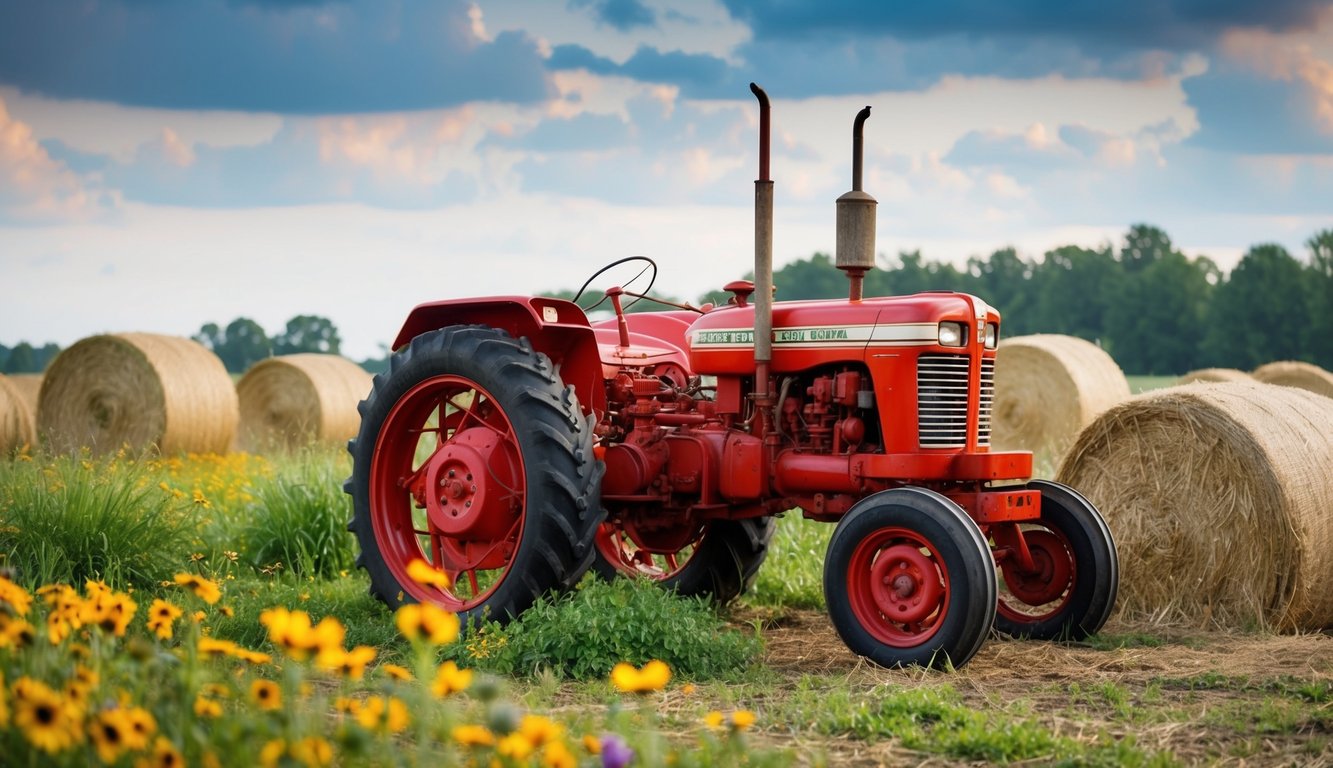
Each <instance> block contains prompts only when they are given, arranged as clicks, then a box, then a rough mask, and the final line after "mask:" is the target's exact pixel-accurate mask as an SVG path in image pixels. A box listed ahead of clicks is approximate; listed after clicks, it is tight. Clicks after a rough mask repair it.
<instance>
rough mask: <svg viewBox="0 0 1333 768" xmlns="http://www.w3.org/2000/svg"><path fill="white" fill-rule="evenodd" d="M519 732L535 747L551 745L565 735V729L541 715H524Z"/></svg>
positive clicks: (519, 725)
mask: <svg viewBox="0 0 1333 768" xmlns="http://www.w3.org/2000/svg"><path fill="white" fill-rule="evenodd" d="M518 732H519V733H521V734H523V738H525V739H527V740H528V742H529V743H531V744H532V746H533V747H540V746H542V745H544V744H550V743H552V742H554V741H556V740H558V739H559V738H560V737H561V736H562V735H564V732H565V729H564V728H562V727H560V725H558V724H557V723H556V722H555V721H553V720H551V719H550V718H547V717H542V716H541V715H524V716H523V719H522V720H520V721H519V724H518Z"/></svg>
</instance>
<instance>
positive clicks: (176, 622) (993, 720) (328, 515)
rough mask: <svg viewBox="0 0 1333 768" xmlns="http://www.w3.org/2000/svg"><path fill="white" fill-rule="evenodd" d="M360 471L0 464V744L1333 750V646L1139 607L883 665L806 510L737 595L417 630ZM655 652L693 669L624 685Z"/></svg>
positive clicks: (505, 751)
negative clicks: (374, 561) (402, 604)
mask: <svg viewBox="0 0 1333 768" xmlns="http://www.w3.org/2000/svg"><path fill="white" fill-rule="evenodd" d="M348 470H349V467H348V462H347V459H346V457H345V455H344V454H342V453H341V452H336V451H311V452H307V453H301V454H297V455H293V456H283V457H270V458H262V457H257V456H248V455H244V454H235V455H229V456H225V457H218V456H190V457H179V458H167V459H156V458H138V457H130V456H125V455H120V456H114V457H108V458H102V459H94V458H91V457H73V458H60V459H53V458H49V457H44V456H20V457H19V459H18V460H15V461H11V462H3V463H0V558H3V560H2V561H0V566H2V567H3V568H4V571H3V572H4V573H5V576H6V580H5V581H0V755H4V756H5V760H3V761H0V762H6V764H9V762H10V758H11V757H12V756H19V757H17V758H14V759H13V760H12V764H14V765H80V766H81V765H96V764H107V765H124V766H130V765H139V764H143V765H163V766H167V765H179V764H181V763H182V761H183V762H184V764H188V765H221V766H230V765H235V766H242V765H244V766H250V765H260V764H269V765H329V764H337V765H396V764H405V765H409V764H410V765H426V764H430V765H443V766H448V765H469V764H477V765H488V764H497V765H501V766H512V765H550V766H560V765H713V766H723V765H735V764H738V763H740V762H742V761H744V762H746V763H748V764H751V765H785V764H796V765H880V764H918V763H931V764H951V763H956V764H974V763H1000V764H1004V763H1038V764H1067V765H1108V766H1109V765H1172V764H1192V763H1199V762H1204V763H1215V762H1221V763H1235V764H1241V763H1244V764H1246V765H1256V764H1274V765H1277V764H1284V765H1285V764H1320V763H1328V762H1329V761H1331V760H1333V638H1330V637H1329V636H1327V635H1324V634H1312V635H1297V636H1275V635H1263V634H1250V635H1239V634H1218V633H1215V632H1209V631H1207V630H1204V629H1198V628H1190V627H1168V626H1157V625H1125V624H1120V623H1117V622H1116V620H1114V619H1113V620H1112V624H1111V625H1110V626H1109V627H1108V628H1107V630H1106V631H1104V632H1103V633H1102V634H1101V635H1099V636H1097V637H1094V638H1092V639H1091V640H1089V641H1087V642H1084V643H1079V644H1069V645H1061V644H1052V643H1038V642H1026V641H1015V640H1007V639H1000V638H993V639H991V640H990V641H989V642H988V643H987V644H986V645H985V646H984V647H983V648H982V650H981V651H980V652H979V653H978V655H977V656H976V657H975V658H974V659H973V660H972V661H971V662H970V663H969V664H968V665H967V666H966V667H965V668H963V669H962V670H958V671H953V672H933V671H923V670H919V669H911V670H884V669H880V668H876V667H873V666H870V665H868V664H866V663H865V662H864V661H862V660H860V659H858V658H857V657H855V656H853V655H852V654H851V653H850V652H848V651H847V650H846V648H845V647H844V646H843V644H842V643H841V641H840V640H839V638H838V637H837V635H836V633H835V632H834V631H833V629H832V627H831V625H830V623H829V621H828V619H827V618H826V617H825V616H824V614H823V600H824V598H823V592H822V565H823V552H824V547H825V546H826V544H827V541H828V537H829V535H830V534H831V532H832V526H831V525H827V524H820V523H813V522H810V521H806V520H803V519H801V518H800V517H799V516H796V515H790V514H789V515H788V516H786V517H784V518H782V519H781V521H780V522H779V528H778V531H777V534H776V536H775V539H774V542H773V545H772V547H771V549H770V554H769V558H768V560H767V561H766V563H765V565H764V567H763V569H762V570H761V572H760V575H759V578H758V581H757V583H756V585H755V588H754V589H753V590H752V591H751V593H750V594H748V595H747V596H745V597H744V598H742V599H741V600H740V601H737V603H735V604H733V605H732V606H730V607H728V608H726V609H723V610H722V611H721V612H718V611H716V610H714V609H713V608H711V607H710V606H708V605H705V604H702V603H698V602H696V601H687V600H682V599H678V598H674V597H670V596H668V595H665V594H662V593H660V592H658V591H657V590H656V589H655V588H654V587H652V586H651V585H647V584H639V583H633V582H618V583H615V584H611V585H607V584H600V583H597V582H594V581H591V580H585V582H584V583H583V584H581V585H580V589H578V590H576V591H575V592H574V593H573V594H572V595H571V596H568V597H567V598H565V599H552V600H550V601H547V602H544V603H542V604H540V605H539V606H538V607H537V608H536V609H535V610H533V611H531V612H530V613H529V614H527V615H525V616H524V617H523V618H522V619H521V620H520V621H518V622H515V623H513V624H510V625H509V626H507V627H499V626H497V625H486V626H483V627H473V628H471V629H469V628H462V631H461V634H460V635H459V636H458V637H457V638H456V639H455V638H454V637H453V632H452V628H451V627H449V626H448V622H447V621H444V620H439V621H438V622H437V623H432V621H435V620H434V619H429V620H426V621H424V622H423V620H422V619H421V617H418V619H417V623H415V624H413V623H411V622H408V623H406V624H404V623H403V622H402V621H400V620H399V619H402V618H403V617H401V616H400V617H395V616H394V615H393V614H391V613H390V612H389V610H388V609H387V608H386V607H384V606H383V605H382V604H380V603H378V602H377V601H375V600H373V599H372V598H370V597H369V596H368V594H367V588H368V583H367V580H366V578H365V576H364V574H363V572H361V571H359V570H358V569H356V568H355V566H354V564H353V561H354V558H355V554H356V550H355V545H354V541H353V539H352V537H351V536H350V534H347V533H346V531H345V530H344V529H343V524H344V523H345V521H346V519H347V518H348V517H349V516H350V504H349V502H348V500H347V497H346V496H345V495H344V494H343V493H342V492H341V481H342V479H343V478H344V477H345V476H346V474H347V473H348ZM89 580H93V582H94V584H96V583H97V581H98V580H102V581H104V582H105V584H106V588H105V589H103V588H102V587H98V586H91V587H90V586H87V582H88V581H89ZM180 582H183V583H180ZM51 584H64V585H67V586H68V587H69V589H68V590H54V591H52V590H47V591H46V592H45V593H43V594H38V590H39V588H41V587H43V586H44V585H51ZM6 585H8V586H6ZM211 586H216V587H218V588H219V590H220V593H221V597H220V599H219V600H217V602H214V603H210V602H208V601H207V600H206V598H208V597H211V594H210V588H211ZM25 598H26V601H25ZM159 601H160V602H159ZM131 602H132V603H134V604H135V607H134V608H132V609H131V608H130V607H129V603H131ZM168 605H169V606H171V608H172V609H175V610H178V611H179V615H173V613H172V610H170V609H168V608H166V607H164V606H168ZM274 609H283V610H282V611H276V612H275V611H274ZM53 616H54V617H56V618H52V617H53ZM307 620H308V621H309V623H308V624H307V623H305V622H306V621H307ZM322 620H326V621H322ZM76 625H77V626H76ZM164 626H167V627H169V628H170V630H171V631H170V632H169V633H167V634H166V635H165V636H164V633H163V627H164ZM434 626H442V627H443V629H442V630H441V632H442V633H441V634H440V635H438V636H437V638H436V639H438V640H440V641H447V642H440V643H439V644H435V643H433V642H430V641H429V640H428V639H427V638H426V636H425V634H423V633H422V632H421V628H422V627H434ZM405 630H406V633H405ZM414 633H415V635H416V637H415V639H411V638H409V637H408V635H413V634H414ZM62 634H63V636H62ZM426 634H428V633H426ZM652 659H661V660H663V661H666V662H667V664H668V667H669V668H670V669H671V671H672V674H671V676H670V679H669V681H668V680H664V679H662V677H661V676H660V675H659V674H657V673H655V672H653V671H651V670H649V669H646V668H645V669H644V671H643V672H638V673H636V672H634V671H633V670H622V672H621V673H619V675H618V677H617V678H616V679H617V680H618V681H619V683H620V684H621V685H620V687H619V688H618V687H617V686H616V684H615V683H613V681H612V679H611V671H612V668H613V666H614V665H615V664H616V663H617V662H622V661H623V662H629V663H630V664H632V665H634V667H635V668H641V667H642V666H643V665H644V664H645V663H646V662H648V661H650V660H652ZM451 665H452V666H451ZM469 673H470V674H471V675H472V677H471V679H470V680H469V679H468V674H469ZM408 677H410V678H411V679H410V680H408V679H402V678H408ZM24 681H26V682H24ZM459 688H461V689H462V690H461V691H460V690H457V689H459ZM626 688H630V689H633V688H639V689H642V691H641V692H639V693H634V692H632V691H627V690H625V689H626ZM145 714H146V715H147V717H145ZM48 715H49V716H51V717H54V718H55V720H53V721H47V720H43V719H42V718H43V717H46V716H48ZM150 721H151V726H149V725H148V723H149V722H150ZM136 723H137V725H136ZM113 736H116V737H119V738H120V741H116V740H115V739H113V738H112V737H113ZM173 759H178V761H177V762H172V760H173ZM492 760H494V761H495V762H494V763H492Z"/></svg>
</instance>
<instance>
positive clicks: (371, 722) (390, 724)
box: [356, 696, 410, 733]
mask: <svg viewBox="0 0 1333 768" xmlns="http://www.w3.org/2000/svg"><path fill="white" fill-rule="evenodd" d="M356 721H357V722H358V723H360V724H361V725H362V726H363V727H365V728H368V729H370V730H372V731H380V732H387V733H402V732H403V731H405V730H407V725H408V722H409V721H410V718H409V717H408V715H407V705H406V704H404V703H403V701H402V700H401V699H397V698H394V697H393V696H388V697H385V696H371V697H370V698H368V699H366V700H365V701H364V702H362V704H361V708H360V710H359V711H358V712H357V713H356Z"/></svg>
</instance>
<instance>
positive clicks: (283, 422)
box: [236, 354, 371, 450]
mask: <svg viewBox="0 0 1333 768" xmlns="http://www.w3.org/2000/svg"><path fill="white" fill-rule="evenodd" d="M370 380H371V375H370V373H368V372H366V371H365V370H364V369H362V368H361V366H359V365H357V364H356V363H353V362H352V361H351V360H348V359H346V358H343V357H339V356H337V355H318V354H298V355H285V356H283V357H274V358H270V359H268V360H264V361H262V362H259V363H256V364H255V365H254V366H253V367H251V368H250V370H249V371H247V372H246V374H245V376H243V377H241V380H240V381H239V382H237V384H236V394H237V395H238V397H239V399H240V404H241V428H240V444H241V447H242V448H245V449H246V450H268V449H272V448H280V449H291V448H300V447H303V446H306V445H309V444H311V443H339V442H343V441H345V440H347V439H349V438H352V437H354V436H355V435H356V432H357V430H358V429H359V428H360V426H361V414H360V413H358V412H357V409H356V406H357V403H359V402H360V401H361V399H362V398H364V397H365V396H366V394H367V393H368V392H370Z"/></svg>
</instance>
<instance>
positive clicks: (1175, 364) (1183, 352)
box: [1107, 251, 1218, 376]
mask: <svg viewBox="0 0 1333 768" xmlns="http://www.w3.org/2000/svg"><path fill="white" fill-rule="evenodd" d="M1217 275H1218V271H1217V266H1216V265H1215V264H1213V262H1212V261H1211V260H1209V259H1206V258H1199V259H1190V258H1188V257H1186V256H1185V255H1184V254H1182V253H1180V252H1179V251H1171V252H1169V253H1166V254H1163V255H1160V256H1158V257H1157V258H1155V259H1154V260H1153V262H1152V263H1151V264H1149V265H1148V266H1146V267H1144V268H1143V269H1142V271H1140V272H1137V273H1131V274H1128V275H1125V276H1124V281H1123V282H1122V290H1120V291H1119V292H1118V295H1119V298H1118V299H1117V300H1116V301H1115V303H1114V304H1113V305H1112V307H1111V308H1110V310H1109V311H1108V317H1107V319H1108V334H1107V335H1108V337H1109V338H1108V340H1107V347H1108V350H1109V351H1110V353H1111V355H1112V356H1113V357H1114V358H1115V359H1116V362H1117V363H1119V364H1120V366H1121V367H1122V368H1124V369H1125V370H1126V371H1129V372H1131V373H1140V374H1151V375H1159V376H1160V375H1165V374H1180V373H1184V372H1186V371H1188V370H1191V369H1193V368H1197V367H1199V364H1200V361H1201V360H1202V359H1203V357H1202V355H1201V350H1200V347H1201V345H1202V342H1203V338H1204V329H1205V320H1206V318H1207V316H1208V307H1209V302H1210V299H1211V297H1212V292H1213V283H1215V282H1216V281H1217Z"/></svg>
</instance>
